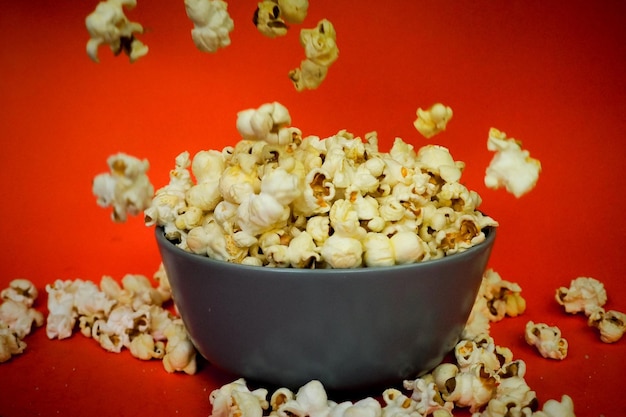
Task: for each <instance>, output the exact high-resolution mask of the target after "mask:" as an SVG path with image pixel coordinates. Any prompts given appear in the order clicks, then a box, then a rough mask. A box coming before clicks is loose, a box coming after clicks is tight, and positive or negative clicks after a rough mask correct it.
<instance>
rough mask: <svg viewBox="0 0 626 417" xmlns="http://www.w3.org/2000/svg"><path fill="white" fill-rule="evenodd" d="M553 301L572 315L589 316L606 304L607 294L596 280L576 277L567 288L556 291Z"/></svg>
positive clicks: (602, 285)
mask: <svg viewBox="0 0 626 417" xmlns="http://www.w3.org/2000/svg"><path fill="white" fill-rule="evenodd" d="M555 299H556V302H557V303H559V304H560V305H562V306H563V307H564V308H565V311H566V312H568V313H573V314H574V313H579V312H583V313H585V315H586V316H589V315H590V314H591V313H592V312H594V311H595V310H596V309H598V308H600V307H602V306H604V304H606V301H607V294H606V290H605V289H604V284H602V283H601V282H600V281H598V280H597V279H595V278H588V277H578V278H576V279H573V280H572V281H571V283H570V286H569V288H566V287H561V288H559V289H557V290H556V294H555Z"/></svg>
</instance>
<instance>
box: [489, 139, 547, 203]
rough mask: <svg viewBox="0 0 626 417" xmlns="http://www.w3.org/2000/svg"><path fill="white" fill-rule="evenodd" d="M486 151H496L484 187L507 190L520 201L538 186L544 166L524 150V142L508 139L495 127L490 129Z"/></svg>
mask: <svg viewBox="0 0 626 417" xmlns="http://www.w3.org/2000/svg"><path fill="white" fill-rule="evenodd" d="M487 149H489V150H490V151H492V152H495V155H494V156H493V159H492V160H491V162H490V163H489V166H488V167H487V170H486V172H485V185H486V186H487V187H488V188H492V189H498V188H500V187H505V188H506V190H507V191H508V192H510V193H512V194H513V195H514V196H515V197H517V198H519V197H521V196H522V195H524V194H526V193H527V192H529V191H530V190H532V189H533V188H534V187H535V185H536V184H537V180H538V179H539V173H540V172H541V163H540V162H539V161H538V160H537V159H534V158H531V157H530V154H529V152H528V151H526V150H523V149H522V148H521V142H519V141H517V140H515V139H513V138H510V139H507V137H506V134H505V133H504V132H501V131H499V130H498V129H495V128H493V127H492V128H491V129H490V130H489V139H488V141H487Z"/></svg>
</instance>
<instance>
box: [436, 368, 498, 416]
mask: <svg viewBox="0 0 626 417" xmlns="http://www.w3.org/2000/svg"><path fill="white" fill-rule="evenodd" d="M453 381H454V382H452V386H453V388H452V389H451V390H450V393H449V394H448V395H445V396H444V399H445V400H446V401H452V402H454V403H455V404H456V405H457V406H459V407H469V411H470V413H474V412H477V411H478V410H479V409H480V408H481V407H482V406H484V405H485V404H487V403H488V402H489V400H490V399H491V398H492V397H493V395H494V394H495V392H496V387H497V379H496V377H495V376H494V375H492V374H490V373H489V372H487V371H486V370H485V367H484V365H483V364H477V365H474V366H472V367H470V368H469V369H467V370H466V371H461V372H459V373H458V374H457V375H456V376H455V377H454V380H453Z"/></svg>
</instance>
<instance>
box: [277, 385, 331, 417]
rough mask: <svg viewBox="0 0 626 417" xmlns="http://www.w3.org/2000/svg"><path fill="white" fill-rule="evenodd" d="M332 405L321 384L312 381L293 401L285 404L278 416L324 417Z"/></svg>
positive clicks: (297, 393)
mask: <svg viewBox="0 0 626 417" xmlns="http://www.w3.org/2000/svg"><path fill="white" fill-rule="evenodd" d="M331 405H332V403H329V401H328V396H327V394H326V391H325V390H324V387H323V386H322V384H321V382H319V381H317V380H312V381H310V382H308V383H306V384H305V385H303V386H302V387H300V388H299V389H298V391H297V392H296V394H295V396H294V398H293V399H289V400H287V401H286V402H285V403H283V404H282V405H281V406H280V407H279V408H278V410H277V413H276V414H277V415H278V416H279V417H289V416H298V417H305V416H310V417H324V416H325V415H327V414H328V412H329V409H330V406H331Z"/></svg>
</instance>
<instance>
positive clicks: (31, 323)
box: [0, 278, 44, 363]
mask: <svg viewBox="0 0 626 417" xmlns="http://www.w3.org/2000/svg"><path fill="white" fill-rule="evenodd" d="M37 296H38V291H37V288H36V287H35V286H34V285H33V283H32V282H30V281H29V280H27V279H23V278H17V279H14V280H12V281H11V282H10V283H9V286H8V287H7V288H4V289H3V290H2V291H0V302H1V303H2V304H0V363H3V362H6V361H8V360H9V359H11V357H12V356H14V355H18V354H20V353H23V352H24V350H25V349H26V343H25V342H24V340H23V339H24V338H25V337H26V336H28V335H29V334H30V333H31V331H32V330H33V328H35V327H40V326H43V324H44V316H43V314H42V313H41V312H39V311H37V310H36V309H35V308H33V304H34V303H35V300H36V299H37Z"/></svg>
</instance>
